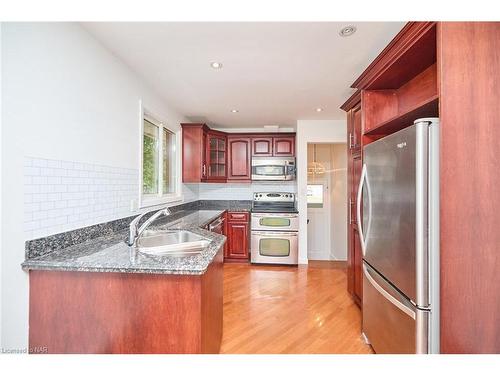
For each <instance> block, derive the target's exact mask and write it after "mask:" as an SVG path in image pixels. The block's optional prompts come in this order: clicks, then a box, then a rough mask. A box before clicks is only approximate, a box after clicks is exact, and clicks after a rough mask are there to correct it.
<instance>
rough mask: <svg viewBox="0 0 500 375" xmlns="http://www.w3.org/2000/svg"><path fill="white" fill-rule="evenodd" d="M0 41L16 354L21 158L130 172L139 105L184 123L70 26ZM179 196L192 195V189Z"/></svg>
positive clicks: (22, 322) (33, 28) (5, 251)
mask: <svg viewBox="0 0 500 375" xmlns="http://www.w3.org/2000/svg"><path fill="white" fill-rule="evenodd" d="M1 37H2V44H1V48H2V78H3V80H2V94H3V95H2V107H3V112H2V132H3V134H2V180H3V181H8V182H9V183H8V184H3V185H2V187H3V191H2V219H1V223H2V232H3V233H8V234H9V235H8V236H3V237H2V239H1V240H2V259H1V265H2V282H1V285H2V293H1V296H2V316H1V319H2V320H1V322H2V332H1V334H2V346H3V347H4V348H23V347H26V346H27V339H28V277H27V274H26V273H25V272H23V271H22V270H21V267H20V263H21V262H22V261H23V260H24V241H25V239H26V237H27V236H29V234H26V233H24V231H23V228H24V227H23V221H24V213H23V211H24V192H23V182H24V168H23V166H24V163H25V157H29V158H34V159H37V160H40V159H47V160H54V161H59V162H63V161H66V162H70V163H83V164H87V165H99V166H103V167H106V168H110V169H111V170H115V169H117V168H118V169H125V170H131V171H136V172H137V171H138V170H139V167H140V166H139V163H140V161H139V145H140V139H141V138H140V127H139V123H140V112H139V101H140V100H141V99H142V100H143V103H144V105H145V107H146V108H147V109H148V110H149V111H151V112H153V113H154V114H155V115H156V116H158V117H160V120H163V121H165V122H166V123H167V124H168V125H169V126H170V127H171V128H173V129H174V130H178V129H179V123H180V122H183V121H186V120H185V119H184V118H183V117H182V116H180V115H179V114H177V113H176V112H175V111H173V110H172V109H170V108H169V107H168V105H167V104H166V103H165V102H164V101H163V100H162V98H161V97H160V96H159V95H157V94H156V93H155V92H153V91H152V90H151V89H150V88H149V87H148V86H146V85H144V84H143V82H142V81H141V79H140V78H139V77H138V76H136V75H135V74H134V73H133V72H132V71H131V70H129V69H128V67H127V66H125V65H124V64H123V63H122V62H121V61H120V60H118V59H117V58H116V57H114V55H112V54H111V53H110V52H108V51H107V50H106V49H104V48H103V47H102V46H101V45H100V44H99V43H98V42H97V41H96V40H95V39H94V38H93V37H92V36H90V34H88V33H87V32H86V31H85V30H83V29H82V28H81V27H80V26H79V25H78V24H74V23H50V24H48V23H46V24H43V23H38V24H37V23H19V24H16V23H9V24H4V25H3V27H2V34H1ZM138 190H139V183H137V194H138ZM187 192H188V193H189V192H190V193H192V194H193V195H194V196H195V198H196V194H197V191H196V189H194V190H189V188H188V190H187ZM130 214H132V213H130ZM120 215H123V212H122V213H121V214H120ZM99 221H102V219H100V218H98V217H91V218H90V219H89V220H88V222H87V224H91V223H95V222H99Z"/></svg>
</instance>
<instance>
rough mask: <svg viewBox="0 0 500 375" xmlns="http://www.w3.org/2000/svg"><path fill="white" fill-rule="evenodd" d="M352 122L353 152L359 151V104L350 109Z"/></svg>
mask: <svg viewBox="0 0 500 375" xmlns="http://www.w3.org/2000/svg"><path fill="white" fill-rule="evenodd" d="M352 122H353V137H352V149H353V151H360V150H361V103H359V104H358V105H357V106H355V107H354V108H353V109H352Z"/></svg>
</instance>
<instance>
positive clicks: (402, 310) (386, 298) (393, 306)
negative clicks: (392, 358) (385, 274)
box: [363, 262, 429, 354]
mask: <svg viewBox="0 0 500 375" xmlns="http://www.w3.org/2000/svg"><path fill="white" fill-rule="evenodd" d="M428 320H429V312H428V311H426V310H419V309H417V308H416V307H415V306H414V305H413V304H412V303H411V302H410V301H409V300H408V299H407V298H406V297H405V296H404V295H403V294H401V293H400V292H399V291H398V290H397V289H395V288H394V287H393V286H392V285H390V284H389V283H388V282H387V281H386V280H385V279H383V278H382V276H380V275H379V274H378V272H377V271H375V270H374V269H373V268H372V267H371V266H370V265H369V264H367V263H366V262H364V263H363V333H364V334H365V336H366V337H367V339H368V341H369V342H370V344H371V345H372V347H373V350H375V352H376V353H385V354H411V353H427V351H428V350H427V341H428V339H427V337H428V335H427V332H428Z"/></svg>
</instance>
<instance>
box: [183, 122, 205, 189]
mask: <svg viewBox="0 0 500 375" xmlns="http://www.w3.org/2000/svg"><path fill="white" fill-rule="evenodd" d="M181 127H182V182H184V183H193V182H203V181H205V180H206V178H207V163H206V150H207V133H208V131H209V128H208V127H207V126H206V125H205V124H181Z"/></svg>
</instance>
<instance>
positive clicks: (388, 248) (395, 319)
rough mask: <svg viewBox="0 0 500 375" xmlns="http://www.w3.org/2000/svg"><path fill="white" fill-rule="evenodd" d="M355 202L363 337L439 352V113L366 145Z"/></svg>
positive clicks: (387, 347) (384, 346)
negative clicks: (360, 272) (359, 243)
mask: <svg viewBox="0 0 500 375" xmlns="http://www.w3.org/2000/svg"><path fill="white" fill-rule="evenodd" d="M357 201H358V207H357V215H358V223H361V225H360V231H359V232H360V242H361V249H362V252H363V335H364V336H365V339H366V340H367V341H368V342H369V343H370V344H371V345H372V347H373V349H374V350H375V352H376V353H439V120H438V119H437V118H426V119H419V120H416V121H415V123H414V125H412V126H410V127H408V128H405V129H403V130H401V131H399V132H397V133H394V134H391V135H389V136H387V137H384V138H381V139H379V140H377V141H375V142H373V143H370V144H368V145H366V146H365V147H364V151H363V168H362V172H361V179H360V184H359V188H358V200H357ZM361 202H362V203H361Z"/></svg>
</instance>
